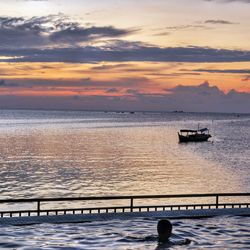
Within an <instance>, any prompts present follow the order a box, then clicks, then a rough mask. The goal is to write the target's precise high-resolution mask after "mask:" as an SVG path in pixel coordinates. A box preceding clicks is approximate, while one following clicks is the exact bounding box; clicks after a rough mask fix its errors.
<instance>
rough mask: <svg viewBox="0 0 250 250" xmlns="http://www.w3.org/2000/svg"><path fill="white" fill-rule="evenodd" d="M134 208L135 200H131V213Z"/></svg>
mask: <svg viewBox="0 0 250 250" xmlns="http://www.w3.org/2000/svg"><path fill="white" fill-rule="evenodd" d="M133 208H134V199H133V198H131V199H130V211H131V212H133Z"/></svg>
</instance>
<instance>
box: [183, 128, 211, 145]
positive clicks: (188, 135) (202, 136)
mask: <svg viewBox="0 0 250 250" xmlns="http://www.w3.org/2000/svg"><path fill="white" fill-rule="evenodd" d="M178 136H179V142H203V141H207V140H208V139H209V138H210V137H212V136H211V135H210V134H209V129H208V128H202V129H198V130H190V129H181V130H180V132H179V133H178Z"/></svg>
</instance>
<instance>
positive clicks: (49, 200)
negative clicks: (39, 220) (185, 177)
mask: <svg viewBox="0 0 250 250" xmlns="http://www.w3.org/2000/svg"><path fill="white" fill-rule="evenodd" d="M223 197H250V193H206V194H176V195H175V194H170V195H134V196H102V197H99V196H91V197H66V198H30V199H27V198H21V199H0V204H11V203H15V204H20V203H35V204H36V209H30V210H17V211H14V210H13V211H0V216H1V217H4V216H6V215H7V216H9V217H12V215H14V214H18V215H19V216H22V215H23V214H27V215H28V216H31V214H34V213H35V214H36V216H40V215H41V213H43V214H44V213H45V214H47V215H49V214H50V213H53V212H54V213H55V214H56V215H57V214H58V213H59V212H63V213H64V214H66V213H67V212H69V211H71V212H72V213H73V214H75V212H77V211H78V212H80V213H84V211H88V212H89V213H92V212H93V211H96V212H97V213H101V211H104V212H105V211H106V213H109V211H110V210H111V211H113V212H115V213H116V212H117V211H118V210H119V211H120V210H121V212H126V211H129V212H133V211H135V210H139V211H142V210H145V209H146V211H150V209H151V208H155V211H157V209H162V210H163V211H165V209H170V210H174V209H177V210H178V209H179V210H180V209H189V208H192V209H197V208H198V207H200V209H203V208H204V207H206V208H207V209H211V208H213V209H219V208H227V207H229V208H242V207H245V208H249V207H250V203H239V202H234V203H222V202H220V200H221V198H223ZM181 198H214V199H215V200H214V203H203V204H173V205H160V206H159V205H153V206H152V205H147V206H145V205H142V206H135V203H134V202H135V200H145V199H158V200H159V199H181ZM107 200H127V201H129V205H127V206H119V207H110V206H109V207H91V208H77V209H76V208H71V209H68V208H67V209H66V208H65V209H41V205H42V203H52V202H67V201H107Z"/></svg>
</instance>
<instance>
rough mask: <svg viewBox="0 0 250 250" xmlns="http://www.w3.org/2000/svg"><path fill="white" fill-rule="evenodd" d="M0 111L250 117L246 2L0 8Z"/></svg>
mask: <svg viewBox="0 0 250 250" xmlns="http://www.w3.org/2000/svg"><path fill="white" fill-rule="evenodd" d="M0 108H32V109H81V110H149V111H158V110H159V111H170V110H184V111H212V112H213V111H217V112H249V113H250V1H249V0H140V1H132V0H126V1H122V0H71V1H68V0H8V1H4V0H0Z"/></svg>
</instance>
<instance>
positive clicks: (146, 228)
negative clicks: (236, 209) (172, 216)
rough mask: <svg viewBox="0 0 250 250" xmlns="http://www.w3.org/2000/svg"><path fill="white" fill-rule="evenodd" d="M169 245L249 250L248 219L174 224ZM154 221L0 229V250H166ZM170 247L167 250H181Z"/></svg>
mask: <svg viewBox="0 0 250 250" xmlns="http://www.w3.org/2000/svg"><path fill="white" fill-rule="evenodd" d="M173 225H174V235H173V237H172V241H175V242H178V240H180V239H187V238H188V239H190V240H191V244H190V245H188V246H185V249H249V248H250V230H249V227H250V217H236V216H235V217H215V218H209V219H193V220H174V221H173ZM155 233H156V220H155V219H151V220H149V219H147V220H142V219H136V220H133V221H107V222H94V223H81V224H59V225H53V224H43V225H39V226H37V225H33V226H26V227H15V228H13V227H4V228H1V232H0V248H1V249H22V250H28V249H69V250H70V249H72V250H73V249H84V250H86V249H96V250H98V249H114V250H116V249H117V250H118V249H122V250H125V249H137V250H138V249H142V250H143V249H152V250H153V249H158V250H160V249H169V247H158V243H157V242H156V241H145V240H144V239H145V237H147V236H151V235H155ZM183 248H184V247H183V246H178V245H176V246H172V247H171V249H183Z"/></svg>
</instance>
